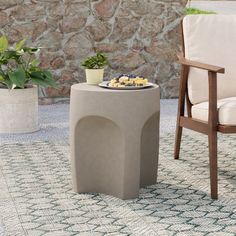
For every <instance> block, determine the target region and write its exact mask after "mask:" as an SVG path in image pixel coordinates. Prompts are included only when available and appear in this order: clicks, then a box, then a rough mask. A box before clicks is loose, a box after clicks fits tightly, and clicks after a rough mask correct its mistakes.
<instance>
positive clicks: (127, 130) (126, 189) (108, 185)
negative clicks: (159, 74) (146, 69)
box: [70, 83, 160, 199]
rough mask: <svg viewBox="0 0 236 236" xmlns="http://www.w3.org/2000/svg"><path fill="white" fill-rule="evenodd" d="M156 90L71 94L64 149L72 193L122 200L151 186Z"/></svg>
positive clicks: (86, 89) (88, 89) (82, 88)
mask: <svg viewBox="0 0 236 236" xmlns="http://www.w3.org/2000/svg"><path fill="white" fill-rule="evenodd" d="M159 116H160V92H159V87H158V86H157V85H154V86H153V87H152V88H146V89H140V90H128V91H127V90H111V89H104V88H100V87H99V86H96V85H87V84H84V83H83V84H75V85H73V86H72V88H71V101H70V148H71V162H72V181H73V189H74V191H76V192H78V193H82V192H98V193H105V194H109V195H113V196H115V197H119V198H122V199H129V198H135V197H138V193H139V188H140V187H145V186H147V185H152V184H155V183H156V179H157V164H158V151H159Z"/></svg>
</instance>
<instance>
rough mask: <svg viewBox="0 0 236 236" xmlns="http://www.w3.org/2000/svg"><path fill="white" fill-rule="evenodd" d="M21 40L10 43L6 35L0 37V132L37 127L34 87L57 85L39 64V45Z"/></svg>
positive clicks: (35, 128) (19, 131) (36, 103)
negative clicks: (10, 44) (31, 45)
mask: <svg viewBox="0 0 236 236" xmlns="http://www.w3.org/2000/svg"><path fill="white" fill-rule="evenodd" d="M25 42H26V40H25V39H23V40H21V41H20V42H18V43H17V44H16V45H15V47H10V46H9V44H8V39H7V38H6V37H5V36H2V37H0V101H1V103H0V114H1V115H0V133H27V132H33V131H37V130H38V88H37V87H38V86H41V87H48V86H52V87H57V85H56V83H55V81H54V80H53V77H52V74H51V72H50V71H48V70H43V69H41V68H40V67H39V61H38V60H37V59H36V53H37V52H38V51H39V50H40V49H39V48H37V47H26V46H25Z"/></svg>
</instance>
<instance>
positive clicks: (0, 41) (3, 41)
mask: <svg viewBox="0 0 236 236" xmlns="http://www.w3.org/2000/svg"><path fill="white" fill-rule="evenodd" d="M7 48H8V40H7V38H6V36H2V37H0V52H4V51H6V50H7Z"/></svg>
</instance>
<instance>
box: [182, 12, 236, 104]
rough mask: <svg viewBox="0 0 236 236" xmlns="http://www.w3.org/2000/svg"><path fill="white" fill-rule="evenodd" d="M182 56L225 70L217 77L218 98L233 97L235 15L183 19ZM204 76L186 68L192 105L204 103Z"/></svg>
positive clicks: (235, 83) (235, 93)
mask: <svg viewBox="0 0 236 236" xmlns="http://www.w3.org/2000/svg"><path fill="white" fill-rule="evenodd" d="M183 36H184V47H185V50H184V51H185V57H186V58H187V59H189V60H194V61H198V62H202V63H207V64H212V65H215V66H221V67H224V68H225V74H223V75H222V74H218V80H217V82H218V98H219V99H220V98H226V97H233V96H236V15H193V16H186V17H185V18H184V20H183ZM207 78H208V73H207V71H203V70H200V69H193V68H191V69H190V73H189V80H188V94H189V99H190V102H191V103H192V104H197V103H200V102H204V101H207V100H208V79H207Z"/></svg>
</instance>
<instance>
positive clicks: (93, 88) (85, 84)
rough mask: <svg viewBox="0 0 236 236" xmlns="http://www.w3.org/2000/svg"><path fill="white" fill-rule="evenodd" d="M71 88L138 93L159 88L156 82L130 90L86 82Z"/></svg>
mask: <svg viewBox="0 0 236 236" xmlns="http://www.w3.org/2000/svg"><path fill="white" fill-rule="evenodd" d="M71 89H72V90H79V91H88V92H90V91H91V92H107V93H127V92H128V93H130V92H132V93H138V92H139V93H140V92H147V91H150V90H153V89H159V86H158V85H157V84H153V86H152V87H149V88H143V89H132V90H120V89H119V90H118V89H110V88H102V87H100V86H98V85H91V84H87V83H78V84H74V85H72V86H71Z"/></svg>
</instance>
